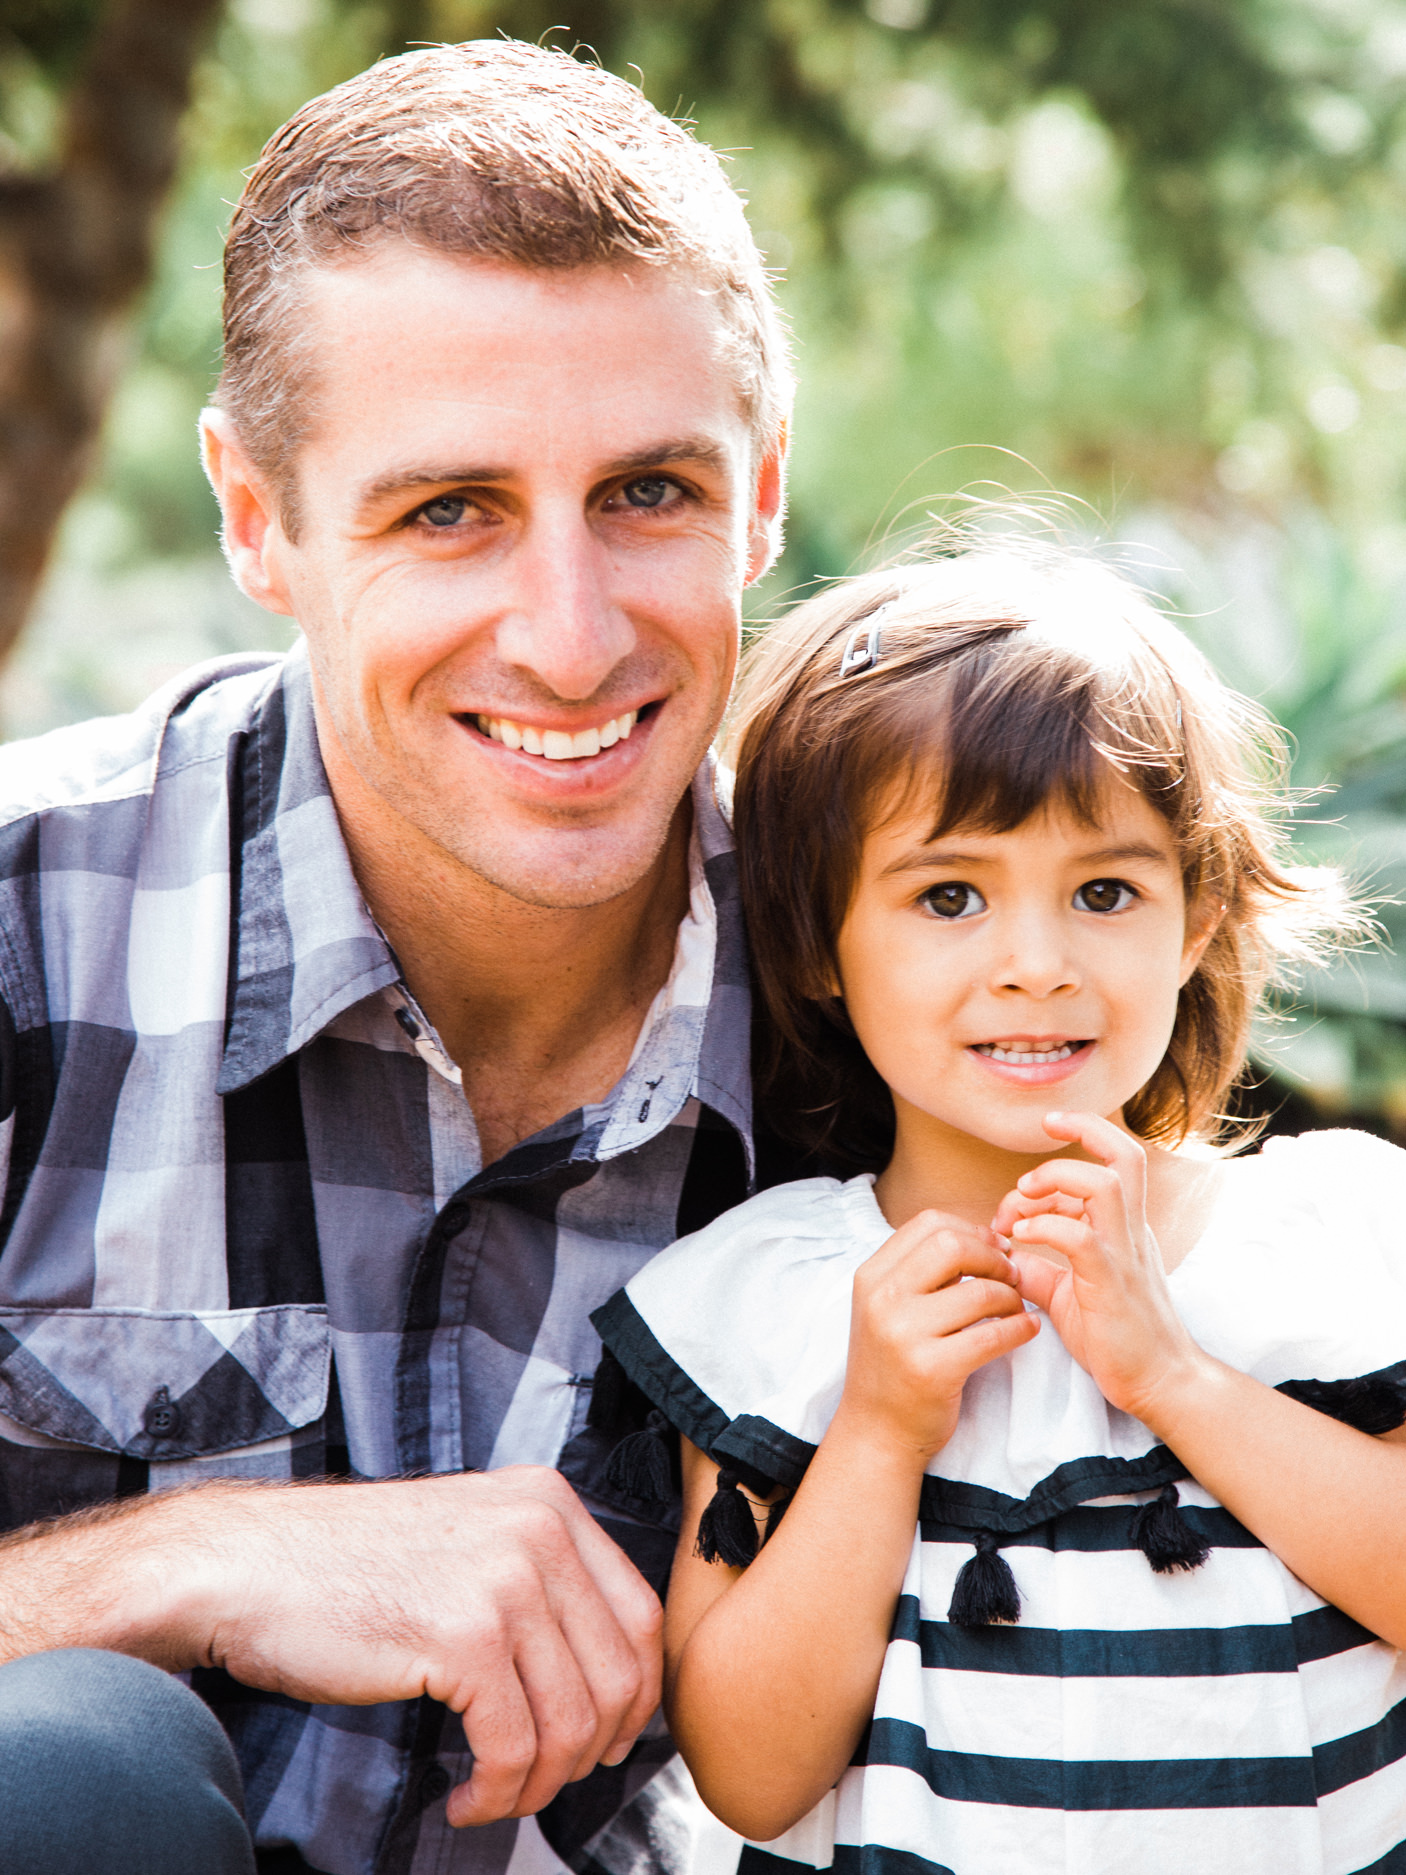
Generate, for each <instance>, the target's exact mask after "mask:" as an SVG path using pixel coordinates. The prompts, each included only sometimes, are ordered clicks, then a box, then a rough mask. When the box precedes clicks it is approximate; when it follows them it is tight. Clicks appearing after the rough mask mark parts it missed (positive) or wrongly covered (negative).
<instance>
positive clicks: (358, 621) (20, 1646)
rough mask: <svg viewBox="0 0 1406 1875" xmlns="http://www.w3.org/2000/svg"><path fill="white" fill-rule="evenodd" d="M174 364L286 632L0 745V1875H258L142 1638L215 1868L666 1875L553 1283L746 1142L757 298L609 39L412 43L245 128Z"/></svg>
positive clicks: (775, 464)
mask: <svg viewBox="0 0 1406 1875" xmlns="http://www.w3.org/2000/svg"><path fill="white" fill-rule="evenodd" d="M217 404H218V408H217V409H215V410H214V411H212V412H210V413H209V414H208V416H207V419H206V424H205V449H206V461H207V466H208V468H209V472H210V475H211V479H212V481H213V483H214V486H215V489H216V492H217V494H218V496H219V498H220V502H221V506H222V510H223V514H224V538H225V544H226V550H227V553H228V555H229V559H230V563H231V566H232V569H233V571H234V574H235V577H236V579H237V580H238V581H239V583H240V584H241V586H242V587H243V588H244V590H245V591H246V592H248V593H249V594H251V595H252V596H253V597H254V598H256V599H257V600H259V602H260V603H261V604H263V605H265V606H267V607H269V608H270V609H271V610H273V611H277V612H284V613H288V614H291V615H292V616H293V617H294V618H295V619H296V620H297V621H298V623H299V625H300V626H301V627H302V629H303V632H304V634H305V648H302V649H300V650H298V651H296V652H294V653H293V654H292V656H290V657H289V658H288V659H287V660H273V659H258V658H256V659H245V660H236V661H225V662H224V663H222V664H221V665H219V666H218V667H211V666H205V667H203V668H201V669H198V670H196V671H194V672H191V673H188V674H187V675H186V676H185V677H184V678H182V679H181V680H179V681H178V682H177V683H176V684H174V685H172V686H171V687H169V688H168V690H167V691H165V692H164V693H163V694H162V695H161V696H159V697H158V698H156V699H154V700H153V702H152V703H151V704H150V705H149V706H148V707H147V708H146V710H145V711H143V712H139V713H138V714H137V715H135V716H134V717H132V718H128V719H118V720H115V721H113V722H108V723H101V724H90V725H84V726H81V727H79V728H77V729H74V730H67V731H61V732H59V733H58V734H57V735H56V736H54V737H51V738H48V739H46V740H45V741H44V742H41V743H38V744H31V745H28V746H23V745H21V746H16V747H14V748H12V749H10V750H8V751H5V752H4V754H3V757H0V770H2V771H3V772H0V804H3V813H2V814H0V829H3V840H2V841H0V890H3V901H0V903H2V904H3V911H0V1001H3V1012H4V1013H3V1018H0V1061H2V1062H3V1066H4V1070H5V1074H4V1079H5V1095H4V1100H3V1104H2V1105H0V1111H3V1112H4V1113H5V1114H6V1115H8V1117H7V1118H6V1119H5V1121H4V1130H3V1135H0V1137H2V1138H3V1142H4V1150H5V1153H6V1154H7V1161H6V1164H7V1172H6V1183H5V1196H4V1206H3V1212H0V1235H3V1240H4V1242H3V1251H0V1413H2V1414H3V1415H4V1417H3V1418H0V1488H3V1490H4V1492H5V1494H6V1523H7V1525H8V1526H11V1527H16V1526H18V1527H19V1534H18V1535H17V1536H15V1537H12V1538H10V1539H8V1540H7V1541H6V1543H5V1544H4V1545H3V1546H0V1654H3V1656H4V1657H5V1658H7V1659H8V1660H10V1661H11V1663H12V1664H10V1665H8V1666H4V1667H0V1766H8V1767H9V1772H8V1782H5V1783H3V1784H0V1804H3V1806H4V1809H5V1816H6V1821H5V1830H6V1841H7V1861H6V1866H7V1868H13V1869H17V1870H18V1869H28V1868H31V1867H32V1868H35V1869H38V1868H45V1869H48V1868H68V1867H70V1866H73V1865H74V1860H75V1858H76V1857H77V1856H78V1855H80V1854H82V1855H83V1857H84V1860H85V1863H87V1862H91V1863H95V1864H96V1865H98V1866H100V1867H102V1868H103V1869H104V1871H125V1870H127V1869H129V1868H130V1869H133V1870H136V1869H138V1868H140V1869H142V1870H144V1871H146V1872H147V1875H153V1872H154V1871H160V1872H161V1875H164V1871H165V1870H167V1869H168V1868H170V1869H173V1870H174V1869H187V1870H188V1869H191V1868H199V1869H201V1870H202V1871H204V1870H215V1869H216V1868H218V1869H220V1870H224V1869H226V1868H229V1869H236V1868H239V1869H248V1868H250V1867H252V1866H253V1863H252V1861H251V1852H250V1850H249V1847H248V1839H247V1837H246V1836H245V1834H244V1831H243V1827H242V1826H241V1824H240V1823H239V1819H238V1805H239V1792H238V1785H237V1781H236V1780H235V1779H234V1778H233V1775H232V1773H231V1771H230V1767H229V1765H228V1763H227V1762H226V1761H224V1760H223V1759H222V1758H221V1752H222V1749H223V1739H222V1735H221V1734H219V1733H214V1735H213V1737H207V1736H206V1735H205V1733H204V1732H202V1731H201V1730H200V1724H201V1721H202V1720H203V1714H204V1708H202V1707H201V1706H200V1705H199V1703H198V1702H197V1701H196V1700H194V1699H193V1698H192V1697H191V1696H190V1695H189V1694H187V1693H186V1692H185V1690H184V1688H183V1687H181V1686H180V1685H179V1683H178V1682H175V1681H173V1680H171V1679H170V1678H169V1677H167V1676H164V1675H160V1674H156V1673H153V1672H152V1670H151V1668H150V1667H146V1666H142V1665H141V1664H140V1663H141V1662H149V1663H152V1664H153V1665H154V1666H155V1667H164V1668H167V1669H173V1670H187V1669H188V1670H191V1672H192V1676H193V1685H194V1687H195V1689H196V1691H197V1692H198V1693H200V1694H201V1695H202V1697H203V1698H204V1700H205V1701H206V1702H207V1704H208V1706H209V1707H210V1708H212V1709H213V1710H214V1712H215V1713H216V1714H217V1715H218V1717H219V1719H220V1720H221V1722H222V1724H223V1726H224V1728H225V1731H226V1732H227V1733H228V1735H229V1737H230V1738H231V1739H232V1740H233V1742H234V1745H235V1747H236V1749H237V1751H238V1755H239V1760H240V1766H241V1769H242V1773H243V1785H244V1801H245V1804H246V1806H247V1814H248V1819H249V1823H250V1825H251V1827H252V1829H253V1831H254V1835H255V1839H256V1841H257V1843H258V1844H259V1866H260V1867H262V1868H266V1869H275V1868H277V1869H284V1868H299V1867H312V1868H318V1869H323V1870H327V1871H331V1872H332V1875H370V1872H371V1871H373V1870H375V1871H392V1870H394V1871H421V1870H430V1869H434V1870H436V1871H450V1870H454V1871H466V1872H472V1875H502V1872H506V1871H508V1870H509V1869H511V1875H526V1872H527V1871H533V1872H534V1875H536V1872H537V1871H551V1870H557V1869H560V1868H561V1866H562V1862H563V1860H565V1861H568V1862H571V1863H572V1864H574V1865H575V1866H579V1867H586V1866H597V1867H605V1868H610V1867H626V1866H629V1867H632V1868H649V1867H662V1866H668V1865H669V1864H670V1858H671V1855H673V1854H674V1851H671V1850H670V1848H669V1846H668V1841H667V1840H666V1839H667V1837H668V1829H667V1827H666V1825H667V1819H664V1820H663V1821H661V1820H660V1819H659V1818H657V1817H656V1818H655V1819H654V1820H653V1821H651V1820H650V1817H649V1816H648V1815H647V1814H646V1815H645V1816H644V1817H643V1820H640V1814H639V1813H638V1812H637V1813H636V1815H635V1818H634V1820H631V1818H630V1817H629V1816H628V1815H627V1816H626V1817H624V1818H623V1819H622V1820H620V1821H618V1822H617V1821H613V1820H612V1819H614V1818H616V1816H617V1813H618V1812H620V1811H621V1810H622V1808H623V1806H625V1805H626V1804H627V1803H628V1802H629V1800H630V1799H631V1798H632V1797H633V1796H634V1795H635V1793H636V1792H638V1791H639V1790H640V1789H641V1787H642V1786H643V1785H644V1784H645V1783H646V1782H647V1781H648V1779H649V1778H650V1776H651V1775H652V1774H653V1772H654V1771H655V1770H656V1769H657V1768H658V1766H659V1765H660V1764H661V1763H662V1762H664V1760H665V1758H666V1757H667V1751H668V1748H667V1744H666V1743H664V1742H663V1741H662V1740H661V1739H660V1738H659V1736H658V1728H657V1724H655V1725H654V1726H652V1727H651V1730H650V1734H649V1736H647V1737H646V1738H645V1739H644V1741H643V1742H642V1743H639V1744H637V1743H636V1741H637V1740H639V1739H640V1735H641V1733H642V1732H644V1731H645V1730H646V1727H647V1726H649V1725H650V1721H651V1714H653V1712H654V1710H655V1708H656V1705H657V1701H658V1622H659V1609H658V1601H657V1597H656V1594H655V1592H654V1591H655V1590H658V1589H661V1588H662V1585H663V1581H664V1578H665V1575H666V1572H667V1564H668V1556H669V1554H670V1550H671V1543H672V1535H671V1531H670V1529H669V1527H668V1526H669V1518H668V1514H667V1513H660V1512H659V1511H658V1510H657V1508H656V1507H652V1506H651V1505H649V1504H645V1503H641V1502H638V1501H636V1500H634V1499H632V1498H630V1497H628V1496H625V1495H622V1494H621V1493H620V1492H619V1491H618V1490H615V1491H612V1489H611V1487H610V1485H609V1483H608V1482H607V1480H606V1478H605V1460H606V1458H607V1456H608V1451H609V1440H608V1438H607V1437H606V1435H605V1433H604V1432H603V1431H602V1430H600V1429H599V1428H598V1427H595V1426H592V1425H591V1424H590V1423H589V1422H588V1417H587V1409H588V1405H589V1399H590V1392H591V1375H592V1372H593V1370H594V1366H595V1361H596V1357H597V1354H598V1344H597V1343H596V1341H595V1338H594V1336H593V1334H592V1332H591V1330H590V1328H589V1325H588V1323H587V1319H586V1318H587V1315H588V1313H589V1311H590V1310H591V1309H592V1308H593V1307H594V1306H596V1304H598V1303H599V1302H600V1301H601V1300H603V1299H604V1298H605V1297H606V1296H607V1295H608V1294H609V1293H611V1291H613V1290H614V1289H615V1288H616V1287H617V1286H618V1285H619V1284H620V1283H621V1282H622V1281H624V1280H625V1279H626V1278H627V1277H628V1276H629V1275H630V1274H631V1273H632V1272H633V1271H634V1270H635V1269H636V1268H637V1267H638V1266H639V1264H640V1263H641V1262H642V1261H643V1260H644V1259H645V1258H646V1257H647V1256H648V1255H649V1254H650V1253H651V1252H652V1251H653V1250H654V1249H656V1248H657V1247H659V1246H660V1245H661V1244H663V1243H665V1242H667V1241H668V1240H670V1239H671V1238H672V1237H674V1236H675V1235H676V1234H677V1233H678V1231H679V1230H680V1229H686V1228H689V1227H691V1226H693V1225H695V1224H697V1223H701V1222H702V1221H704V1220H705V1219H706V1218H708V1217H709V1216H711V1215H713V1214H714V1213H715V1212H716V1211H717V1210H719V1209H720V1208H722V1206H724V1205H726V1204H729V1203H732V1202H735V1201H736V1199H737V1198H739V1197H740V1196H741V1195H742V1193H743V1190H744V1188H745V1183H746V1177H747V1165H748V1157H749V1154H750V1150H751V1148H750V1140H749V1120H750V1106H749V1098H748V1088H747V1076H746V1054H747V1027H748V1014H747V1008H748V1005H747V998H746V988H745V970H744V962H743V954H742V943H741V933H740V928H739V923H738V914H737V907H736V901H735V892H734V886H733V873H732V865H731V855H730V850H729V841H728V834H727V828H726V824H725V822H724V821H723V819H722V817H721V815H720V813H719V811H718V808H717V805H716V802H715V801H714V798H713V794H712V787H711V780H710V772H709V769H708V767H707V763H706V752H707V749H708V745H709V742H710V740H711V737H712V735H713V733H714V730H715V729H716V726H717V723H718V720H719V717H720V715H721V712H722V709H723V706H724V703H725V701H726V698H727V695H728V690H729V687H730V684H731V681H732V676H733V669H734V663H735V657H736V650H737V642H738V608H739V599H740V594H741V591H742V588H743V586H744V584H745V583H747V582H748V581H750V580H752V579H755V578H756V577H757V576H758V575H759V574H760V573H761V572H762V571H763V570H764V568H765V567H766V566H767V564H768V563H769V561H770V559H771V557H772V555H773V553H774V551H775V545H776V534H777V528H778V524H779V514H780V506H781V464H782V450H783V438H784V421H785V413H786V405H787V367H786V359H785V346H784V341H783V338H782V335H781V332H780V329H779V326H778V323H777V319H776V314H775V311H774V309H773V307H772V305H771V302H770V299H769V296H768V291H767V287H766V282H765V276H764V273H763V271H762V268H761V264H760V261H759V258H758V256H757V253H756V249H755V247H754V245H753V243H752V241H751V238H750V236H749V234H748V233H747V230H746V225H745V221H744V219H743V217H742V213H741V209H740V205H739V204H738V201H737V198H736V197H735V196H734V195H733V194H732V192H731V190H730V189H729V188H728V186H727V184H726V182H725V180H724V179H723V177H722V174H721V171H720V169H719V167H718V164H717V161H716V159H715V158H714V157H713V156H712V155H711V153H710V152H708V151H706V150H704V149H703V148H702V147H701V146H700V145H698V144H697V143H695V142H694V141H693V140H692V139H691V138H690V137H689V136H688V135H687V134H686V133H685V132H684V131H683V130H682V129H680V128H679V127H678V126H677V125H674V124H672V123H670V122H668V121H667V120H666V119H664V118H662V117H660V116H659V115H658V114H657V113H656V112H654V111H653V110H652V109H651V108H650V107H649V106H648V105H647V104H646V103H645V102H644V101H643V99H642V98H641V97H640V95H639V94H638V93H637V92H636V91H635V90H634V89H633V88H632V87H630V86H629V85H627V84H625V83H624V82H623V81H620V80H618V79H615V78H613V77H611V76H610V75H608V74H606V73H604V72H601V71H599V70H597V69H595V68H592V67H588V66H584V65H581V64H578V63H576V62H574V61H572V60H570V59H568V58H566V57H565V56H563V55H561V54H558V53H553V52H547V51H543V50H540V49H532V48H527V47H523V46H517V45H509V44H500V43H496V42H494V43H485V44H481V45H470V46H464V47H446V48H437V49H433V50H429V51H424V52H417V53H413V54H409V55H407V56H406V57H404V58H401V59H397V60H393V61H390V62H388V63H386V64H383V65H380V66H377V67H375V68H374V69H373V70H372V71H370V72H368V73H366V74H363V75H362V76H361V77H360V78H358V79H355V80H353V81H352V82H351V83H349V84H347V85H344V86H342V87H340V88H339V89H338V90H336V91H334V92H332V93H331V94H329V95H328V96H327V97H325V98H321V99H318V100H315V101H314V102H313V103H311V104H310V105H308V106H307V107H306V108H305V109H304V110H302V111H300V112H299V113H298V114H297V115H296V116H295V117H294V118H293V119H292V120H291V122H290V123H289V124H288V125H287V126H285V128H284V129H283V130H282V131H280V132H279V133H278V135H277V136H275V137H274V139H273V140H272V142H271V143H270V145H269V147H268V149H267V150H266V151H265V153H264V156H263V158H262V160H261V161H260V163H259V165H258V166H257V168H256V169H255V170H254V172H253V174H252V176H251V178H250V181H249V185H248V188H247V189H246V191H245V194H244V197H243V199H242V201H241V203H240V205H239V208H238V209H237V211H236V213H235V217H234V222H233V225H232V228H231V231H230V238H229V245H228V252H227V261H226V351H225V365H224V374H223V376H222V378H221V382H220V388H219V391H218V393H217ZM428 1474H443V1475H436V1476H430V1475H428ZM329 1476H330V1477H342V1478H348V1477H349V1478H351V1479H352V1480H357V1481H356V1482H345V1483H340V1484H337V1485H335V1486H334V1487H332V1488H318V1486H317V1485H316V1483H315V1481H319V1480H321V1479H323V1478H325V1477H329ZM303 1480H305V1481H308V1482H307V1483H306V1484H304V1485H303V1486H302V1488H284V1489H282V1490H277V1489H271V1488H269V1487H270V1484H271V1483H274V1482H282V1483H283V1484H284V1485H285V1487H287V1486H290V1485H296V1484H297V1481H303ZM360 1480H372V1481H374V1482H360ZM394 1480H400V1481H399V1482H396V1481H394ZM568 1481H569V1482H568ZM572 1486H575V1487H577V1489H578V1490H579V1491H580V1493H581V1497H579V1498H578V1496H577V1494H576V1491H574V1490H573V1489H572ZM583 1499H584V1503H583V1501H582V1500H583ZM84 1507H92V1508H91V1509H84ZM76 1510H77V1511H81V1512H82V1514H80V1515H78V1516H76V1517H70V1518H68V1519H67V1520H66V1521H60V1522H57V1523H48V1522H42V1521H40V1520H44V1519H52V1518H54V1517H56V1516H61V1515H62V1514H63V1513H65V1512H73V1511H76ZM641 1571H643V1574H642V1573H641ZM645 1577H648V1581H649V1583H652V1584H653V1588H651V1587H650V1586H648V1584H647V1582H646V1580H645ZM72 1649H83V1650H101V1651H97V1652H88V1651H85V1652H79V1653H73V1652H69V1651H63V1650H72ZM55 1650H59V1651H55ZM119 1655H127V1656H134V1657H135V1661H134V1662H128V1661H124V1660H122V1659H119V1658H117V1657H116V1656H119ZM173 1701H174V1702H175V1703H174V1704H173V1703H172V1702H173ZM182 1702H184V1703H182ZM192 1714H194V1715H195V1717H192V1716H191V1715H192ZM36 1715H38V1716H37V1717H36ZM41 1720H42V1723H41ZM192 1728H194V1729H192ZM173 1741H175V1742H173ZM181 1741H185V1742H181ZM191 1741H194V1742H191ZM183 1754H184V1755H183ZM627 1759H628V1762H626V1760H627ZM55 1766H57V1767H58V1772H57V1776H58V1778H59V1783H58V1787H57V1789H56V1788H55V1782H54V1777H55V1775H56V1774H55V1772H54V1767H55ZM598 1766H599V1767H604V1768H600V1769H597V1768H596V1767H598ZM46 1767H47V1768H46ZM582 1780H584V1781H582ZM177 1787H179V1789H178V1790H177ZM173 1792H175V1793H176V1794H174V1795H173ZM446 1793H447V1803H446V1802H445V1801H444V1799H445V1797H446ZM558 1793H560V1794H558ZM124 1806H125V1808H124ZM182 1806H184V1807H182ZM544 1806H545V1808H544ZM538 1811H542V1816H541V1818H540V1821H533V1822H530V1823H529V1822H523V1823H519V1822H517V1821H514V1820H513V1819H520V1818H525V1817H528V1816H530V1815H532V1814H533V1813H535V1812H538ZM465 1824H476V1825H479V1826H480V1827H479V1828H477V1829H473V1830H466V1831H464V1832H463V1833H462V1834H456V1832H455V1826H462V1825H465ZM26 1832H27V1833H26ZM201 1832H204V1833H203V1834H202V1833H201ZM75 1845H76V1846H75ZM46 1858H47V1859H46ZM66 1858H67V1859H66Z"/></svg>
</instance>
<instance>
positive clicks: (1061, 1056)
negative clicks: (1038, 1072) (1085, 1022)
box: [976, 1042, 1077, 1068]
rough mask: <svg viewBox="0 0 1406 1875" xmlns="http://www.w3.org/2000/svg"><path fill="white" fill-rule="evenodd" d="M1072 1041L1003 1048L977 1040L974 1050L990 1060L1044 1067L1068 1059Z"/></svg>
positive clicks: (1020, 1065)
mask: <svg viewBox="0 0 1406 1875" xmlns="http://www.w3.org/2000/svg"><path fill="white" fill-rule="evenodd" d="M1076 1046H1077V1044H1076V1043H1074V1042H1061V1043H1060V1045H1059V1047H1058V1048H1003V1047H1002V1046H1001V1044H1000V1043H999V1042H978V1043H977V1047H976V1052H977V1053H978V1054H979V1055H986V1056H988V1057H989V1058H990V1059H991V1060H992V1061H1010V1062H1014V1063H1015V1065H1016V1066H1017V1067H1022V1068H1036V1067H1045V1066H1047V1065H1048V1063H1050V1062H1051V1061H1068V1059H1069V1057H1070V1056H1071V1055H1072V1054H1073V1053H1074V1050H1075V1047H1076Z"/></svg>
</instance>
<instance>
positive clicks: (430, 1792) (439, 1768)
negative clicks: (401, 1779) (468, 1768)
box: [420, 1764, 451, 1803]
mask: <svg viewBox="0 0 1406 1875" xmlns="http://www.w3.org/2000/svg"><path fill="white" fill-rule="evenodd" d="M450 1782H451V1780H450V1776H449V1773H448V1771H446V1770H445V1768H444V1766H443V1765H442V1764H427V1765H426V1766H425V1768H424V1771H423V1772H422V1773H421V1776H420V1788H421V1790H422V1791H423V1792H424V1793H425V1802H426V1803H437V1802H438V1801H439V1799H440V1798H441V1797H443V1796H446V1795H447V1794H448V1791H449V1785H450Z"/></svg>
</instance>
